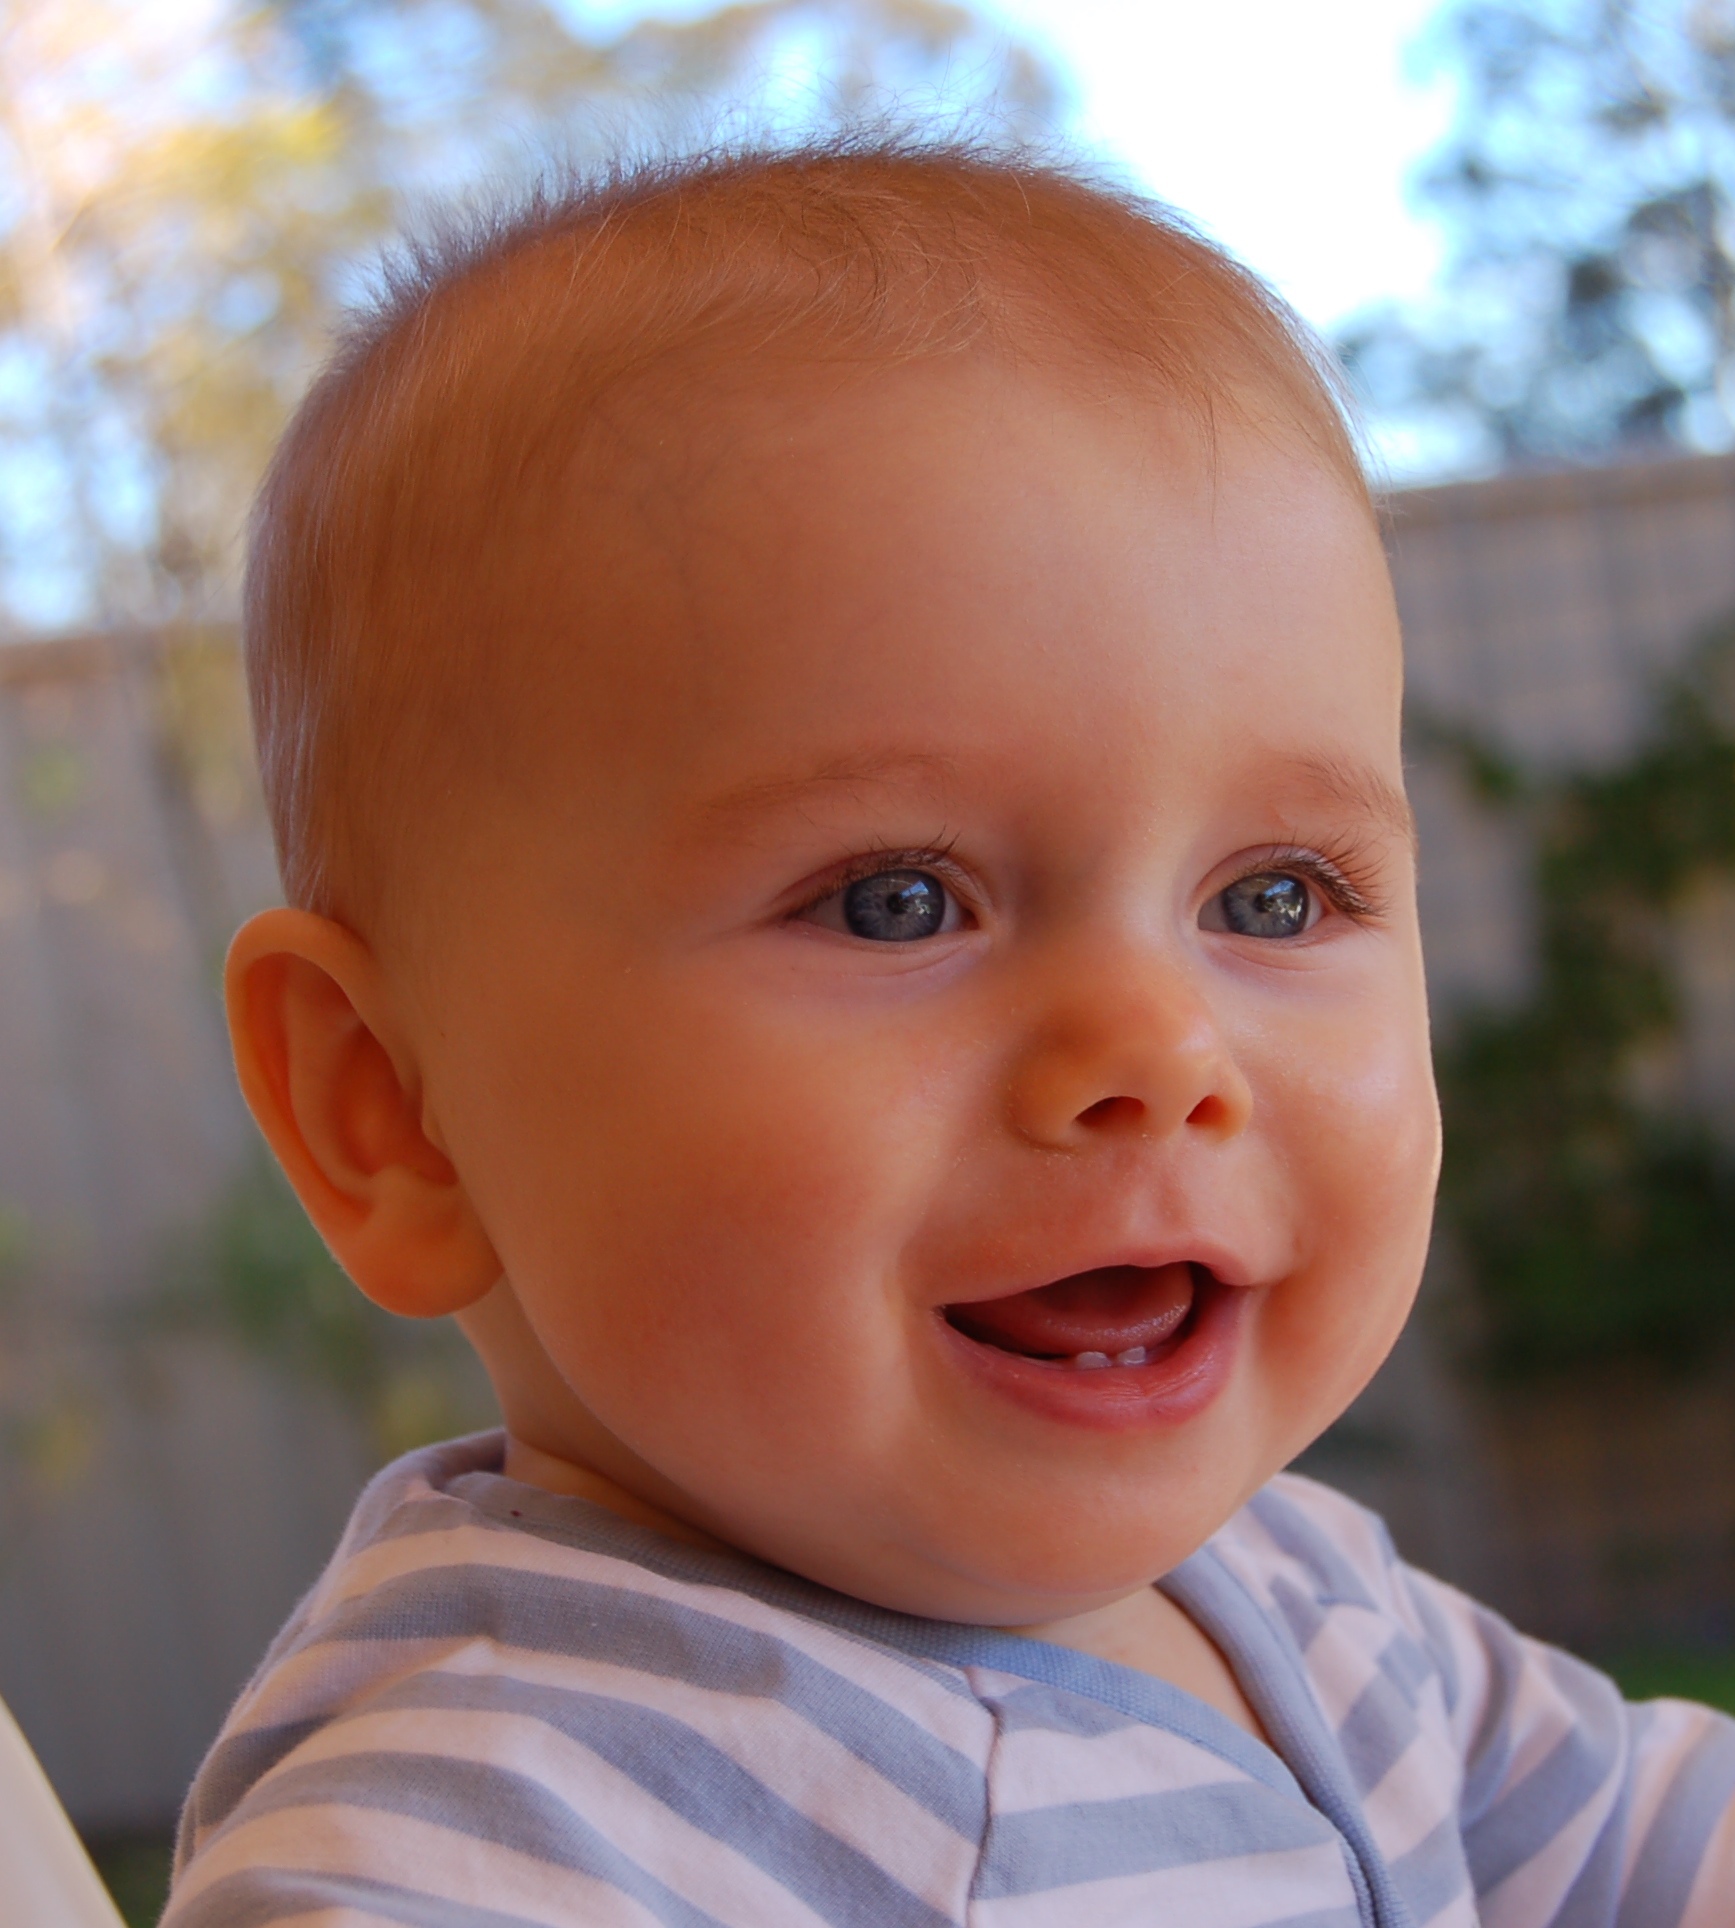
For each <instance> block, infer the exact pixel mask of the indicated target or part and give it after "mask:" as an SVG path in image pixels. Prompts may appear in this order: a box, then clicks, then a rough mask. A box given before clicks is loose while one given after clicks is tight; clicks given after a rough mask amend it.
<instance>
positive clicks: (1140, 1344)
mask: <svg viewBox="0 0 1735 1928" xmlns="http://www.w3.org/2000/svg"><path fill="white" fill-rule="evenodd" d="M1210 1283H1211V1275H1210V1273H1209V1272H1208V1271H1206V1269H1205V1268H1204V1267H1203V1266H1200V1265H1192V1264H1186V1263H1180V1264H1175V1265H1156V1266H1141V1265H1104V1266H1099V1267H1098V1268H1097V1269H1096V1270H1095V1271H1092V1272H1075V1273H1073V1274H1072V1275H1071V1276H1070V1277H1068V1278H1064V1279H1056V1280H1055V1281H1054V1282H1053V1284H1051V1285H1038V1286H1032V1287H1031V1288H1030V1289H1029V1290H1028V1291H1025V1292H1015V1293H1012V1294H1010V1295H1009V1296H1008V1297H1006V1298H1001V1299H978V1300H976V1301H974V1302H973V1303H971V1304H968V1305H949V1306H947V1307H946V1308H945V1317H946V1322H947V1324H948V1325H950V1326H951V1327H952V1328H953V1329H954V1331H957V1332H961V1333H962V1334H963V1335H964V1336H965V1338H967V1339H974V1340H975V1341H976V1343H977V1344H978V1345H984V1346H993V1347H995V1348H997V1349H998V1350H999V1351H1001V1352H1010V1353H1014V1354H1016V1355H1017V1356H1018V1357H1020V1358H1024V1359H1034V1360H1039V1361H1041V1362H1042V1363H1044V1364H1046V1365H1054V1366H1065V1367H1071V1368H1073V1369H1075V1370H1077V1371H1082V1372H1094V1371H1102V1370H1103V1369H1104V1368H1112V1367H1116V1366H1119V1367H1128V1366H1144V1365H1151V1364H1154V1363H1155V1362H1156V1361H1157V1360H1159V1359H1161V1358H1163V1357H1165V1356H1166V1355H1167V1353H1168V1352H1169V1351H1171V1350H1172V1349H1173V1347H1174V1346H1175V1345H1176V1344H1177V1343H1178V1342H1179V1340H1180V1339H1181V1337H1182V1336H1183V1334H1184V1333H1185V1331H1186V1329H1187V1326H1188V1323H1189V1321H1190V1320H1191V1318H1192V1315H1193V1313H1194V1311H1195V1309H1196V1308H1197V1306H1198V1304H1199V1302H1200V1300H1201V1299H1202V1298H1203V1297H1204V1295H1205V1292H1206V1290H1207V1289H1208V1287H1209V1285H1210Z"/></svg>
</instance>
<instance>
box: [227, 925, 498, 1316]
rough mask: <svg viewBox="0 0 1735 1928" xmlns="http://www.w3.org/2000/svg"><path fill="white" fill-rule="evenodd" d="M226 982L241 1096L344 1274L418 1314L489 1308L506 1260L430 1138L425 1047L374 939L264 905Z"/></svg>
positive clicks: (235, 950)
mask: <svg viewBox="0 0 1735 1928" xmlns="http://www.w3.org/2000/svg"><path fill="white" fill-rule="evenodd" d="M224 990H225V998H226V1002H227V1005H228V1013H229V1035H230V1039H231V1041H232V1043H233V1046H234V1051H235V1068H236V1072H237V1074H238V1076H239V1078H240V1081H241V1090H242V1095H243V1096H244V1097H245V1098H246V1100H247V1105H248V1108H249V1110H251V1112H252V1113H253V1116H254V1119H255V1120H256V1121H257V1123H258V1125H259V1129H260V1130H261V1131H262V1132H263V1133H264V1134H265V1137H266V1140H267V1142H268V1143H269V1144H270V1146H271V1149H272V1151H273V1152H275V1153H276V1155H277V1159H278V1162H279V1163H280V1164H281V1165H282V1167H283V1169H284V1171H285V1173H286V1174H287V1175H288V1178H289V1182H290V1183H291V1184H292V1185H293V1186H294V1187H295V1191H296V1194H297V1196H298V1197H299V1198H300V1200H301V1202H302V1205H303V1206H304V1207H305V1208H306V1211H307V1214H308V1216H309V1217H310V1218H311V1219H312V1220H313V1222H314V1224H315V1225H316V1226H317V1227H318V1228H319V1231H320V1234H321V1236H322V1237H323V1238H324V1239H325V1242H326V1244H327V1245H329V1246H330V1247H331V1250H332V1253H333V1254H334V1256H335V1257H336V1258H337V1260H338V1262H339V1263H340V1264H341V1265H342V1266H343V1268H344V1270H345V1271H346V1272H348V1273H349V1275H350V1277H351V1278H353V1279H354V1280H355V1282H356V1284H357V1285H359V1286H360V1287H361V1289H362V1291H363V1292H365V1293H366V1294H367V1296H368V1297H369V1298H370V1299H373V1300H374V1301H375V1302H376V1303H377V1304H379V1305H382V1306H384V1307H385V1308H386V1309H387V1310H388V1311H391V1312H400V1313H404V1314H406V1315H408V1316H410V1317H412V1318H430V1317H436V1316H439V1315H441V1314H444V1313H450V1312H458V1311H461V1310H462V1309H463V1308H464V1307H465V1306H468V1305H471V1304H474V1303H475V1301H476V1300H477V1299H479V1298H481V1297H482V1296H483V1294H485V1293H486V1292H487V1291H488V1290H489V1289H490V1288H491V1287H492V1286H493V1284H494V1282H495V1280H496V1279H497V1278H498V1277H499V1276H500V1264H499V1260H498V1259H497V1258H496V1256H495V1253H494V1250H493V1247H492V1245H491V1244H490V1243H489V1240H488V1236H487V1234H486V1232H485V1231H484V1230H483V1228H482V1225H481V1223H480V1221H479V1220H478V1219H477V1217H476V1213H475V1210H474V1207H473V1206H472V1205H471V1203H470V1200H469V1196H468V1194H467V1193H466V1192H465V1190H464V1186H463V1182H462V1180H461V1179H460V1178H459V1176H458V1173H457V1171H456V1170H455V1169H454V1167H453V1165H452V1162H451V1160H450V1159H449V1158H448V1157H447V1156H446V1154H445V1152H444V1151H443V1150H442V1149H441V1148H440V1146H439V1145H438V1144H437V1143H435V1142H434V1139H433V1138H432V1137H430V1135H429V1131H428V1120H427V1119H426V1117H425V1094H424V1092H423V1089H422V1078H421V1069H420V1066H419V1064H418V1062H417V1060H416V1056H415V1052H414V1049H413V1042H412V1040H411V1038H410V1037H409V1035H408V1034H407V1032H406V1030H405V1029H404V1027H403V1025H402V1022H401V1015H400V1013H399V1011H398V1010H397V1008H396V1005H395V1002H394V1000H393V998H392V996H391V993H390V990H389V987H388V986H387V984H386V982H385V980H384V978H383V976H382V974H381V972H380V969H379V965H378V963H377V962H376V960H375V959H374V957H373V954H372V953H371V952H370V951H369V950H368V948H367V946H366V945H365V944H363V943H362V941H361V940H360V939H359V938H358V937H356V936H355V935H354V934H353V933H352V932H350V931H348V930H346V929H344V927H343V926H342V925H340V924H336V923H333V922H332V921H331V920H330V919H329V918H324V917H317V916H315V915H313V914H312V913H311V912H309V911H300V910H269V911H265V912H263V913H261V915H259V916H257V917H254V918H251V919H249V921H248V922H247V923H246V924H244V925H243V926H242V927H241V929H240V931H238V932H237V933H236V936H235V941H234V943H233V944H232V945H231V946H230V949H229V959H228V964H227V967H226V970H225V973H224Z"/></svg>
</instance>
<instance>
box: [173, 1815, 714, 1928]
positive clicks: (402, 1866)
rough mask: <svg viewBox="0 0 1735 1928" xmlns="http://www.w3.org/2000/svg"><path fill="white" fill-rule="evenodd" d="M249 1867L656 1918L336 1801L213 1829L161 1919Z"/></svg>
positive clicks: (527, 1861) (417, 1826)
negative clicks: (215, 1833) (218, 1830)
mask: <svg viewBox="0 0 1735 1928" xmlns="http://www.w3.org/2000/svg"><path fill="white" fill-rule="evenodd" d="M255 1868H257V1869H272V1868H276V1869H283V1870H285V1871H287V1872H290V1873H306V1874H326V1875H356V1876H358V1877H359V1878H361V1879H362V1880H365V1881H384V1882H390V1883H392V1884H393V1885H395V1886H397V1887H401V1888H408V1889H410V1890H411V1891H412V1892H413V1893H419V1894H429V1895H437V1896H438V1897H439V1898H440V1899H441V1900H442V1901H449V1902H455V1903H457V1904H458V1905H459V1906H462V1907H471V1908H485V1909H489V1910H494V1911H498V1912H499V1913H502V1914H516V1915H522V1916H523V1917H524V1918H525V1919H526V1920H527V1921H534V1922H540V1923H543V1924H546V1928H581V1924H582V1928H662V1924H661V1923H660V1922H658V1920H657V1919H656V1917H655V1916H654V1915H652V1914H651V1913H650V1912H649V1911H648V1910H647V1909H644V1908H642V1907H640V1906H639V1904H638V1903H637V1902H636V1901H634V1900H632V1898H631V1897H630V1896H628V1895H624V1894H622V1893H621V1891H620V1890H619V1889H618V1888H616V1887H614V1886H613V1884H612V1883H609V1882H603V1881H593V1880H591V1879H590V1878H589V1877H588V1876H585V1875H580V1874H574V1873H573V1872H572V1871H571V1870H570V1869H567V1868H558V1869H556V1868H551V1867H549V1865H548V1864H547V1863H546V1862H545V1861H536V1860H533V1859H532V1858H531V1857H529V1856H528V1855H521V1854H515V1853H513V1851H512V1850H511V1849H509V1848H500V1847H495V1846H493V1845H492V1844H491V1843H489V1842H485V1841H474V1840H471V1839H470V1838H469V1837H468V1836H466V1835H459V1834H454V1833H452V1831H451V1830H450V1829H449V1828H442V1827H437V1826H435V1825H434V1824H433V1823H432V1822H429V1821H418V1820H416V1819H414V1818H413V1817H412V1816H410V1815H407V1814H389V1813H384V1812H382V1811H380V1810H379V1809H375V1808H369V1809H365V1810H363V1809H360V1808H353V1807H344V1806H338V1805H335V1804H333V1805H330V1806H320V1807H298V1808H288V1809H282V1810H279V1811H278V1812H277V1813H275V1814H262V1815H260V1816H259V1817H258V1818H257V1819H256V1820H250V1821H247V1822H245V1823H244V1824H242V1825H241V1826H239V1827H236V1828H234V1829H232V1830H230V1831H229V1832H227V1833H225V1834H223V1835H221V1836H219V1837H218V1838H217V1839H216V1840H214V1841H213V1842H212V1843H211V1845H210V1846H209V1847H208V1848H206V1850H205V1851H204V1853H203V1854H201V1855H200V1856H199V1858H198V1860H197V1861H195V1862H194V1863H193V1865H192V1867H191V1868H189V1869H188V1870H187V1872H186V1873H185V1874H184V1875H183V1876H182V1877H181V1879H180V1881H179V1882H178V1883H177V1884H176V1887H175V1895H174V1901H173V1903H172V1905H171V1907H170V1909H169V1912H168V1914H167V1915H166V1916H165V1917H164V1919H163V1928H175V1920H176V1917H177V1915H178V1914H179V1913H180V1911H181V1910H182V1909H183V1908H185V1907H186V1906H187V1905H188V1903H189V1902H191V1901H193V1900H195V1899H197V1897H198V1896H199V1895H201V1894H203V1893H204V1892H205V1890H206V1889H207V1888H210V1887H212V1886H213V1885H214V1884H215V1883H217V1882H219V1881H221V1880H222V1879H223V1878H224V1877H225V1876H226V1875H231V1874H244V1873H246V1872H247V1871H248V1870H250V1869H255ZM742 1928H751V1924H748V1923H743V1924H742Z"/></svg>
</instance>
